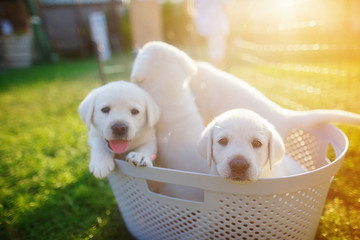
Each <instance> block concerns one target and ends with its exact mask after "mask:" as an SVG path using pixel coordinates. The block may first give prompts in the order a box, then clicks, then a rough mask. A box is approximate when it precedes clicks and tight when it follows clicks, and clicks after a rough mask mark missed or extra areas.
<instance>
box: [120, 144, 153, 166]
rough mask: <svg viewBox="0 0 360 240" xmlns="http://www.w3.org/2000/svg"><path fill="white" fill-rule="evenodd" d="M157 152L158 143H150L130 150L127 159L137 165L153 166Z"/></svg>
mask: <svg viewBox="0 0 360 240" xmlns="http://www.w3.org/2000/svg"><path fill="white" fill-rule="evenodd" d="M155 154H156V143H149V144H146V145H143V146H141V147H139V148H137V149H136V151H133V152H130V153H129V154H128V155H127V156H126V161H128V162H129V163H130V164H132V165H134V166H136V167H152V166H153V160H154V156H155Z"/></svg>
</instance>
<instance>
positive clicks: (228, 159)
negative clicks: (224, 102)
mask: <svg viewBox="0 0 360 240" xmlns="http://www.w3.org/2000/svg"><path fill="white" fill-rule="evenodd" d="M198 150H199V153H200V154H201V155H202V156H203V157H204V158H206V159H207V161H208V164H209V165H215V167H216V171H217V174H218V175H220V176H221V177H224V178H229V179H233V180H238V181H247V180H249V181H255V180H257V179H258V178H263V177H282V176H289V175H293V174H298V173H302V172H304V170H303V169H302V168H301V166H300V165H299V164H298V163H297V162H295V161H294V160H293V161H292V162H291V159H290V160H289V159H288V158H286V159H283V157H284V152H285V147H284V143H283V140H282V138H281V137H280V135H279V133H278V132H277V131H276V130H275V128H274V126H273V125H272V124H270V123H269V122H268V121H267V120H266V119H264V118H262V117H261V116H260V115H258V114H256V113H255V112H253V111H251V110H248V109H232V110H229V111H226V112H224V113H223V114H221V115H219V116H217V117H216V118H215V119H214V120H213V121H212V122H210V123H209V124H208V126H207V127H206V129H205V130H204V131H203V133H202V135H201V138H200V141H199V145H198ZM299 169H300V170H299Z"/></svg>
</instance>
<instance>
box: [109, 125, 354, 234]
mask: <svg viewBox="0 0 360 240" xmlns="http://www.w3.org/2000/svg"><path fill="white" fill-rule="evenodd" d="M329 144H331V146H332V147H333V149H334V152H335V154H336V159H335V160H334V161H332V162H330V161H329V160H328V158H327V149H328V146H329ZM347 148H348V140H347V138H346V136H345V135H344V134H343V132H341V131H340V130H339V129H337V128H336V127H334V126H331V125H323V126H320V127H317V128H316V129H308V130H306V131H305V130H294V131H293V132H292V133H291V134H290V135H289V137H288V138H287V141H286V149H287V155H288V156H290V157H292V158H294V159H296V160H297V161H298V162H300V163H301V164H302V165H303V166H305V167H306V168H307V169H309V170H311V171H309V172H307V173H305V174H301V175H296V176H290V177H283V178H273V179H260V180H258V181H256V182H245V183H241V182H234V181H230V180H226V179H222V178H220V177H217V176H210V175H205V174H197V173H191V172H183V171H176V170H171V169H163V168H156V167H153V168H135V167H132V166H130V165H129V164H128V163H126V162H124V161H118V160H117V166H118V170H117V172H115V173H113V174H111V175H110V176H109V181H110V184H111V187H112V189H113V192H114V195H115V197H116V199H117V202H118V205H119V208H120V211H121V213H122V216H123V219H124V221H125V223H126V226H127V228H128V230H129V231H130V232H131V234H132V235H133V236H134V237H136V238H137V239H146V240H149V239H164V240H165V239H166V240H169V239H176V240H178V239H286V240H289V239H306V240H308V239H313V238H314V236H315V234H316V230H317V227H318V224H319V220H320V216H321V213H322V210H323V207H324V202H325V200H326V196H327V193H328V189H329V186H330V183H331V181H332V178H333V176H334V175H335V174H336V173H337V171H338V170H339V168H340V166H341V164H342V161H343V158H344V155H345V152H346V151H347ZM146 180H154V181H159V182H167V183H172V184H178V185H184V186H190V187H196V188H200V189H203V190H204V202H194V201H188V200H183V199H176V198H171V197H168V196H164V195H161V194H157V193H154V192H151V191H150V190H149V188H148V185H147V181H146Z"/></svg>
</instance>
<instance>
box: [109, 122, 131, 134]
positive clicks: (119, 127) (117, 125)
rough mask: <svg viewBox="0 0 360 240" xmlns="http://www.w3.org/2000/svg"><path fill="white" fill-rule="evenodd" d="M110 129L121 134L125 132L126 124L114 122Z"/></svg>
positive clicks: (126, 129)
mask: <svg viewBox="0 0 360 240" xmlns="http://www.w3.org/2000/svg"><path fill="white" fill-rule="evenodd" d="M111 129H112V131H113V133H114V134H117V135H120V136H123V135H125V134H127V131H128V126H127V125H126V124H125V123H115V124H114V125H112V127H111Z"/></svg>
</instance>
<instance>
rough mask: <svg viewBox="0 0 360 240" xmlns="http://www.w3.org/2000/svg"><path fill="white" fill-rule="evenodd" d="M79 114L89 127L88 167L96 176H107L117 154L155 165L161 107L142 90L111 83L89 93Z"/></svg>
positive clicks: (125, 83)
mask: <svg viewBox="0 0 360 240" xmlns="http://www.w3.org/2000/svg"><path fill="white" fill-rule="evenodd" d="M79 114H80V117H81V119H82V120H83V121H84V122H85V123H86V126H87V127H88V129H89V145H90V146H91V157H90V165H89V169H90V172H92V173H93V174H94V176H95V177H97V178H105V177H107V176H108V175H109V174H110V173H111V171H113V170H114V168H115V163H114V157H115V155H116V157H118V158H119V159H126V160H127V161H128V162H129V163H130V164H132V165H135V166H138V167H139V166H152V165H153V164H152V160H153V158H154V157H153V156H155V154H156V148H157V146H156V135H155V128H154V126H155V124H156V123H157V121H158V120H159V117H160V109H159V107H158V106H157V104H156V103H155V102H154V101H153V99H152V98H151V97H150V95H149V94H147V93H146V92H145V91H144V90H143V89H141V88H140V87H138V86H136V85H135V84H133V83H129V82H126V81H116V82H110V83H108V84H106V85H104V86H101V87H99V88H96V89H94V90H93V91H91V92H90V93H89V94H88V95H87V97H86V98H85V99H84V100H83V101H82V102H81V104H80V106H79Z"/></svg>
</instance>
